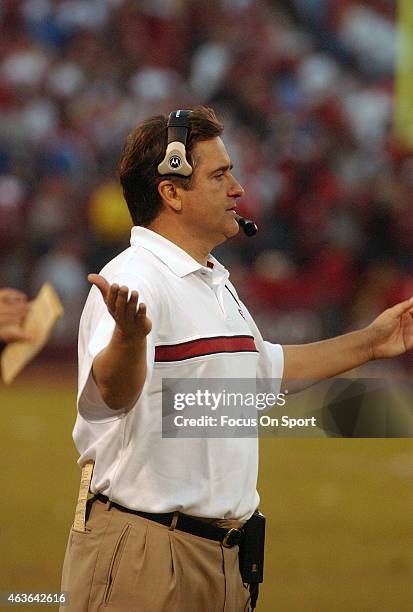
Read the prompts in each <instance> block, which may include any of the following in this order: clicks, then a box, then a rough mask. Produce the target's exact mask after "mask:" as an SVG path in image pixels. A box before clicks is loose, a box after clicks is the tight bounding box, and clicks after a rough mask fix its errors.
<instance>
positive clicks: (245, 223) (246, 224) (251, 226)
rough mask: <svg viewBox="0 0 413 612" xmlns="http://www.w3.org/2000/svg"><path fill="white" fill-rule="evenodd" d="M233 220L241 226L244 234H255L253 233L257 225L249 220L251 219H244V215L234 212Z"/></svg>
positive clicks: (256, 229)
mask: <svg viewBox="0 0 413 612" xmlns="http://www.w3.org/2000/svg"><path fill="white" fill-rule="evenodd" d="M235 220H236V221H237V223H238V225H239V226H240V227H242V229H243V230H244V234H245V235H246V236H255V234H256V233H257V232H258V227H257V225H256V224H255V223H254V221H251V219H245V218H244V217H241V215H237V214H236V215H235Z"/></svg>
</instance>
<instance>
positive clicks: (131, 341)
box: [113, 325, 146, 348]
mask: <svg viewBox="0 0 413 612" xmlns="http://www.w3.org/2000/svg"><path fill="white" fill-rule="evenodd" d="M113 339H114V340H115V342H116V343H117V344H120V345H122V346H125V347H129V348H132V347H134V348H141V347H142V346H144V345H145V344H146V335H137V334H136V333H135V334H133V333H128V332H125V331H124V330H122V329H121V328H120V327H118V325H115V330H114V332H113Z"/></svg>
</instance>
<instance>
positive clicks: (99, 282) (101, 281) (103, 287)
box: [87, 274, 109, 302]
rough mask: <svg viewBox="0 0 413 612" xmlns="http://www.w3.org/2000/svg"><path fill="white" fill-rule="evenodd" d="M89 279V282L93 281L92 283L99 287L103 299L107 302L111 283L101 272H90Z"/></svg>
mask: <svg viewBox="0 0 413 612" xmlns="http://www.w3.org/2000/svg"><path fill="white" fill-rule="evenodd" d="M87 280H88V281H89V283H92V285H95V287H97V288H98V289H99V291H100V292H101V294H102V297H103V299H104V300H105V302H106V301H107V295H108V293H109V283H108V281H107V280H106V278H104V277H103V276H101V275H100V274H88V277H87Z"/></svg>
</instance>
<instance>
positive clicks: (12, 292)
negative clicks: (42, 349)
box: [0, 287, 29, 348]
mask: <svg viewBox="0 0 413 612" xmlns="http://www.w3.org/2000/svg"><path fill="white" fill-rule="evenodd" d="M28 307H29V306H28V302H27V297H26V296H25V294H24V293H22V292H21V291H18V290H17V289H10V288H9V287H4V288H3V289H0V348H2V347H4V346H5V345H6V344H7V343H9V342H17V341H18V340H27V335H26V334H24V333H23V331H22V329H21V325H22V323H23V321H24V318H25V316H26V314H27V311H28Z"/></svg>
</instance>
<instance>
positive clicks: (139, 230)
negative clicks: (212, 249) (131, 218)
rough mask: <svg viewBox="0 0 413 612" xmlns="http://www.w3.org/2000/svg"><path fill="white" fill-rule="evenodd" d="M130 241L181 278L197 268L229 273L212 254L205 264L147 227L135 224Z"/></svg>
mask: <svg viewBox="0 0 413 612" xmlns="http://www.w3.org/2000/svg"><path fill="white" fill-rule="evenodd" d="M130 243H131V246H139V247H141V248H143V249H146V250H147V251H150V252H151V253H153V255H155V256H156V257H158V259H160V260H161V261H163V262H164V263H165V264H166V265H167V266H168V267H169V268H170V269H171V270H172V272H174V274H176V275H177V276H179V277H180V278H182V277H183V276H186V275H187V274H191V272H196V271H197V270H204V271H208V272H212V270H214V271H215V272H217V271H219V272H222V273H226V274H228V273H227V270H226V269H225V268H224V266H223V265H222V264H220V263H219V261H217V260H216V259H215V257H213V256H212V255H209V257H208V266H203V265H202V264H200V263H199V262H197V261H196V259H194V258H193V257H191V256H190V255H189V254H188V253H187V252H186V251H184V250H183V249H181V247H179V246H178V245H176V244H174V243H173V242H171V241H170V240H168V239H167V238H164V237H163V236H161V235H160V234H158V233H156V232H153V231H152V230H150V229H148V228H146V227H141V226H134V227H133V228H132V232H131V240H130Z"/></svg>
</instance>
